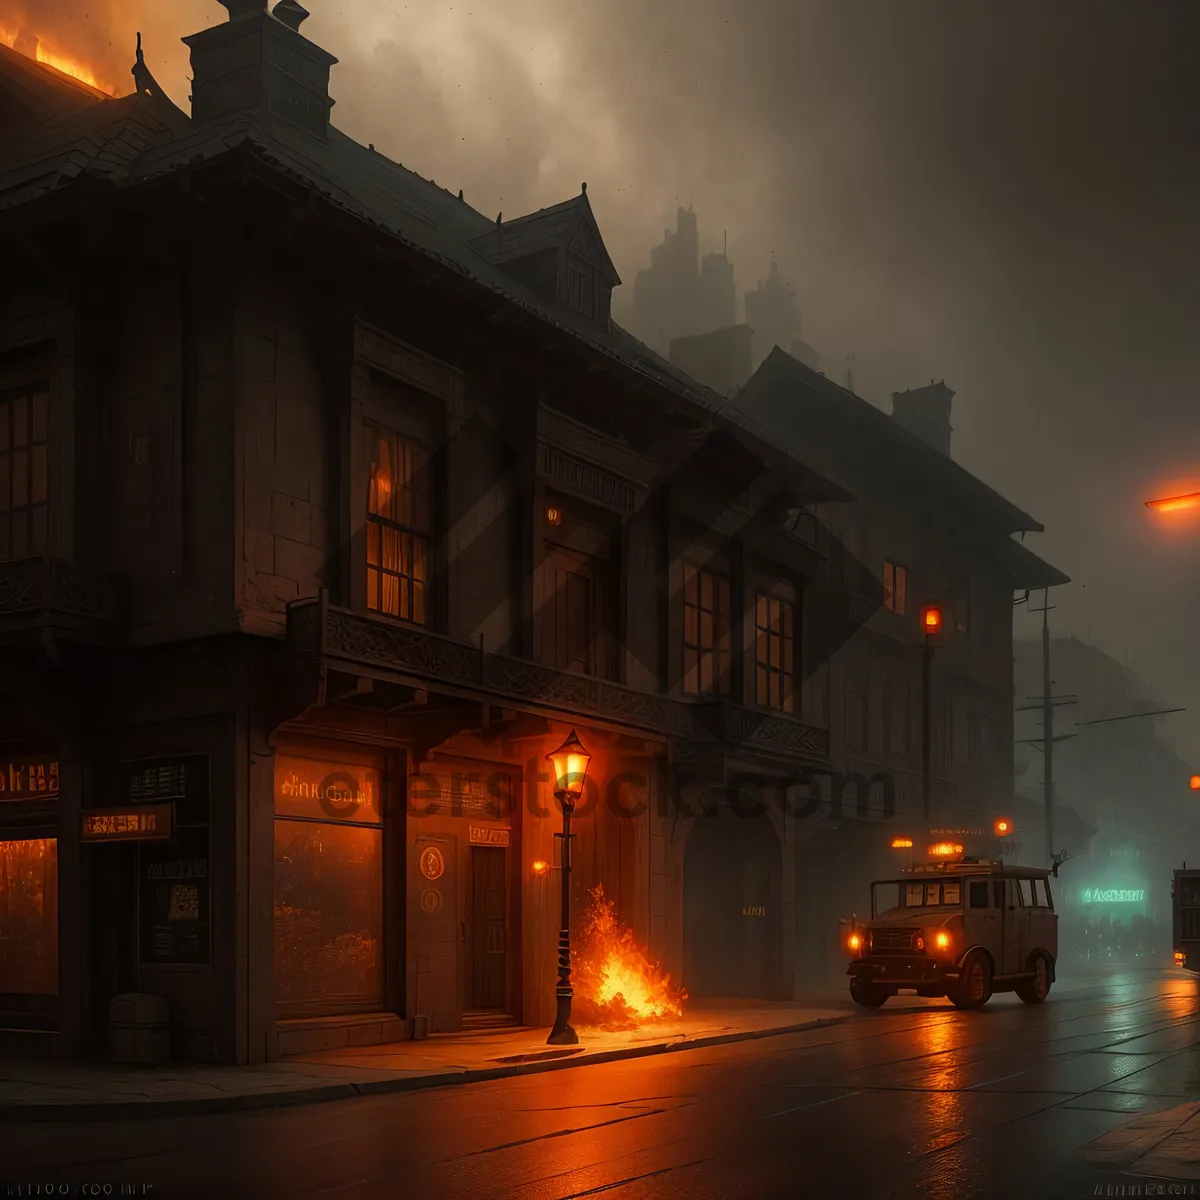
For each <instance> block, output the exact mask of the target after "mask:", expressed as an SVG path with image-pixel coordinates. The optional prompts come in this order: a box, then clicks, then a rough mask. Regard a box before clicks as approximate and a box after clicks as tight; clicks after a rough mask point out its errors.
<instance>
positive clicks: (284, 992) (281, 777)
mask: <svg viewBox="0 0 1200 1200" xmlns="http://www.w3.org/2000/svg"><path fill="white" fill-rule="evenodd" d="M380 797H381V792H380V774H379V772H378V771H376V770H372V769H370V768H366V767H361V766H346V765H345V764H341V763H334V762H328V761H322V760H318V759H309V758H301V757H291V756H282V755H281V756H279V757H278V758H277V759H276V765H275V989H276V993H275V994H276V1006H277V1009H278V1011H279V1013H280V1015H281V1016H293V1015H304V1014H308V1013H317V1012H328V1013H337V1012H347V1011H355V1010H359V1011H362V1010H364V1009H370V1008H373V1007H378V1006H380V1005H382V1002H383V955H382V942H383V818H382V805H381V799H380Z"/></svg>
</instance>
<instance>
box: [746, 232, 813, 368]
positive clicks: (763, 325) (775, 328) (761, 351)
mask: <svg viewBox="0 0 1200 1200" xmlns="http://www.w3.org/2000/svg"><path fill="white" fill-rule="evenodd" d="M746 324H747V325H749V326H750V328H751V329H752V330H754V338H753V342H752V347H751V348H752V353H753V361H754V369H755V370H757V369H758V366H759V364H760V363H761V362H762V361H763V359H765V358H766V357H767V355H768V354H770V353H771V351H772V349H774V347H776V346H778V347H779V348H780V349H781V350H788V351H790V353H791V355H792V357H793V358H795V359H797V360H798V361H800V362H802V363H804V365H805V366H806V367H811V368H812V369H813V370H814V371H815V370H816V369H817V353H816V351H815V350H814V349H813V348H812V347H811V346H810V345H808V343H807V342H804V341H801V339H800V313H799V311H798V310H797V309H796V292H795V289H794V288H792V287H791V285H790V284H787V283H784V281H783V279H782V278H781V276H780V274H779V263H778V262H777V261H776V260H775V255H773V254H772V255H771V269H770V271H769V272H768V273H767V277H766V279H762V280H759V284H758V287H756V288H755V289H754V291H752V292H747V293H746Z"/></svg>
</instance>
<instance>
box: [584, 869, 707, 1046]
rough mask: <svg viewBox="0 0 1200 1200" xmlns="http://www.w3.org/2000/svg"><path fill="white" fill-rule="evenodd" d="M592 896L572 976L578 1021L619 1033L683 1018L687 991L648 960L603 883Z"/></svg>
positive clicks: (593, 889)
mask: <svg viewBox="0 0 1200 1200" xmlns="http://www.w3.org/2000/svg"><path fill="white" fill-rule="evenodd" d="M589 895H590V896H591V904H590V905H589V906H588V910H587V912H586V913H585V914H584V917H583V920H582V922H581V924H580V930H579V935H578V942H577V944H578V946H579V951H578V954H577V956H576V961H575V964H574V972H573V974H574V981H575V1018H576V1020H577V1021H578V1023H579V1024H580V1025H591V1026H594V1027H597V1028H599V1029H604V1030H608V1031H618V1030H625V1029H638V1028H640V1027H641V1026H642V1025H647V1024H652V1023H654V1022H656V1021H665V1020H672V1019H675V1018H678V1017H681V1016H682V1015H683V1005H684V1002H685V1001H686V1000H687V992H685V991H683V990H682V989H675V988H672V986H671V980H670V977H669V976H668V975H666V974H665V973H664V972H663V971H661V970H660V969H659V968H658V967H657V966H656V965H655V964H653V963H651V962H650V960H649V959H648V958H647V957H646V955H645V953H644V951H643V950H642V949H641V948H640V947H639V946H638V944H637V942H636V941H635V940H634V936H633V931H632V930H631V929H630V928H629V927H628V926H626V925H623V924H622V923H621V921H620V920H619V918H618V917H617V911H616V907H615V905H614V904H613V903H612V901H610V900H606V899H605V898H604V888H603V886H602V885H601V886H597V887H594V888H592V890H591V892H590V893H589Z"/></svg>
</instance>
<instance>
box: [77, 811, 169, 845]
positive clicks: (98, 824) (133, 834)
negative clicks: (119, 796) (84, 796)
mask: <svg viewBox="0 0 1200 1200" xmlns="http://www.w3.org/2000/svg"><path fill="white" fill-rule="evenodd" d="M174 815H175V807H174V805H172V804H142V805H139V806H138V807H137V808H104V809H89V810H88V811H87V812H85V813H82V814H81V816H80V828H79V839H80V841H83V842H160V841H169V840H170V838H171V835H172V833H173V832H174V829H173V826H174Z"/></svg>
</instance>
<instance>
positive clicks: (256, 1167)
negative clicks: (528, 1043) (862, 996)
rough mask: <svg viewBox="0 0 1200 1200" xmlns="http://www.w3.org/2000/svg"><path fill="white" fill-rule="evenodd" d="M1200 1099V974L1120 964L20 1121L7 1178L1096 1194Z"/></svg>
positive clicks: (260, 1187) (159, 1199)
mask: <svg viewBox="0 0 1200 1200" xmlns="http://www.w3.org/2000/svg"><path fill="white" fill-rule="evenodd" d="M1196 1098H1200V979H1198V978H1196V977H1194V976H1185V975H1182V974H1180V973H1171V972H1167V971H1141V972H1138V971H1124V972H1120V971H1117V972H1113V973H1110V974H1107V975H1101V974H1097V975H1092V976H1090V977H1087V978H1077V979H1076V980H1074V981H1061V982H1060V983H1059V984H1057V985H1056V986H1055V988H1054V990H1053V991H1052V993H1051V995H1050V998H1049V1000H1048V1001H1047V1002H1046V1004H1045V1005H1044V1006H1042V1007H1040V1008H1029V1007H1026V1006H1025V1005H1022V1004H1021V1003H1019V1002H1018V1001H1017V1000H1016V999H1015V998H1014V997H1011V996H997V997H994V998H993V1000H992V1002H991V1003H990V1004H989V1005H988V1007H987V1008H986V1009H984V1010H983V1011H982V1012H977V1013H960V1012H957V1011H956V1010H954V1009H952V1008H950V1007H948V1006H947V1005H946V1004H945V1003H944V1002H941V1001H914V1000H910V999H908V998H905V997H899V998H897V999H894V1000H892V1001H890V1002H889V1004H888V1006H887V1007H885V1008H884V1009H882V1010H880V1011H879V1012H877V1013H856V1014H855V1016H854V1018H853V1019H852V1020H851V1021H850V1022H849V1023H847V1024H845V1025H841V1026H835V1027H831V1028H827V1029H821V1030H814V1031H810V1032H808V1033H803V1034H794V1035H790V1036H786V1037H777V1038H766V1039H763V1040H759V1041H752V1042H742V1043H735V1044H732V1045H727V1046H722V1047H716V1048H712V1049H708V1050H696V1051H686V1052H681V1053H675V1054H668V1055H662V1056H656V1057H651V1058H644V1059H636V1060H631V1061H626V1062H615V1063H609V1064H605V1065H600V1066H592V1067H585V1068H578V1069H574V1070H565V1071H556V1072H549V1073H546V1074H541V1075H533V1076H527V1077H524V1078H515V1079H506V1080H499V1081H494V1082H490V1083H482V1084H474V1085H470V1086H466V1087H450V1088H442V1089H437V1090H429V1091H420V1092H410V1093H402V1094H397V1095H392V1096H380V1097H369V1098H362V1099H355V1100H344V1101H338V1102H334V1103H329V1104H320V1105H312V1106H306V1107H302V1108H293V1109H274V1110H268V1111H264V1112H259V1113H250V1114H230V1115H227V1116H211V1117H195V1118H172V1119H157V1120H147V1121H141V1122H134V1121H116V1122H108V1121H105V1122H87V1123H80V1124H70V1125H67V1124H57V1123H56V1124H41V1123H38V1124H24V1125H21V1126H19V1127H16V1128H14V1127H13V1126H11V1125H10V1126H9V1127H8V1128H6V1129H3V1130H0V1181H3V1182H6V1183H8V1182H17V1181H20V1180H23V1179H24V1180H29V1179H36V1180H38V1181H40V1182H42V1183H50V1182H54V1183H60V1182H69V1183H72V1184H76V1185H79V1184H84V1183H88V1182H91V1181H109V1182H111V1183H113V1184H114V1185H116V1184H118V1183H121V1182H124V1183H126V1184H136V1185H138V1192H139V1194H141V1185H142V1184H153V1185H154V1186H153V1190H152V1191H151V1192H148V1193H146V1194H148V1195H151V1196H152V1197H154V1198H155V1200H175V1198H176V1197H179V1198H187V1200H191V1198H192V1197H201V1196H204V1197H217V1196H239V1197H240V1196H246V1197H268V1198H274V1197H280V1198H281V1200H282V1198H284V1197H301V1198H313V1200H315V1198H317V1197H321V1198H331V1200H340V1198H342V1197H345V1198H347V1200H351V1198H352V1200H360V1198H361V1200H384V1198H385V1197H386V1198H387V1200H396V1198H397V1197H403V1196H414V1197H416V1196H420V1197H425V1196H431V1197H432V1196H436V1197H470V1198H472V1200H491V1198H493V1197H521V1198H522V1200H565V1198H566V1197H575V1196H591V1195H597V1194H603V1195H605V1196H610V1195H611V1196H614V1197H618V1196H619V1197H622V1198H623V1200H624V1198H628V1200H633V1198H635V1197H636V1198H639V1200H640V1198H642V1197H645V1198H650V1197H655V1198H657V1197H680V1198H682V1197H687V1198H688V1200H707V1198H710V1197H711V1198H713V1200H718V1198H720V1200H729V1198H733V1197H798V1196H804V1197H807V1196H821V1197H830V1196H854V1197H935V1198H941V1197H944V1198H946V1200H950V1198H953V1200H967V1198H969V1197H992V1196H995V1197H1009V1196H1011V1197H1021V1198H1023V1200H1024V1198H1027V1197H1056V1198H1057V1197H1076V1196H1078V1197H1084V1196H1092V1195H1095V1194H1097V1193H1096V1192H1095V1188H1096V1186H1097V1185H1101V1186H1107V1185H1110V1184H1112V1185H1116V1184H1119V1183H1122V1182H1129V1181H1128V1180H1122V1178H1121V1177H1120V1176H1118V1175H1116V1174H1114V1173H1112V1172H1108V1173H1104V1172H1100V1171H1098V1170H1096V1169H1095V1168H1092V1167H1090V1166H1089V1165H1088V1164H1087V1163H1086V1162H1084V1161H1083V1160H1082V1159H1081V1158H1080V1157H1079V1155H1078V1153H1077V1151H1078V1149H1079V1148H1080V1147H1082V1146H1083V1145H1085V1144H1086V1143H1088V1142H1090V1141H1091V1140H1092V1139H1094V1138H1096V1137H1098V1136H1100V1135H1101V1134H1103V1133H1105V1132H1106V1131H1108V1130H1109V1129H1112V1128H1114V1127H1115V1126H1117V1125H1119V1124H1122V1123H1123V1122H1125V1121H1127V1120H1129V1119H1131V1118H1132V1117H1134V1116H1137V1115H1138V1114H1140V1113H1144V1112H1149V1111H1154V1110H1157V1109H1163V1108H1172V1107H1175V1106H1176V1105H1179V1104H1181V1103H1184V1102H1185V1101H1187V1100H1189V1099H1196ZM1193 1186H1194V1187H1195V1190H1196V1194H1200V1185H1193ZM75 1194H79V1192H78V1191H76V1193H75ZM112 1194H117V1187H116V1186H114V1187H113V1192H112Z"/></svg>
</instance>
